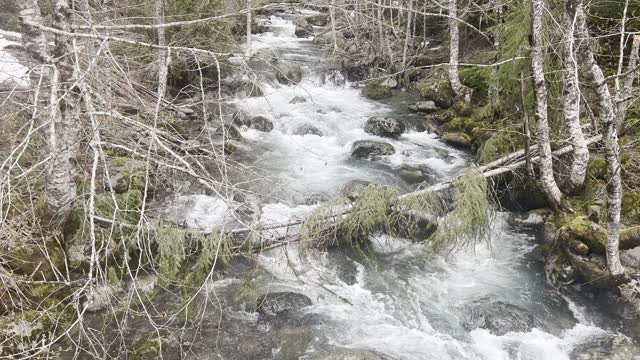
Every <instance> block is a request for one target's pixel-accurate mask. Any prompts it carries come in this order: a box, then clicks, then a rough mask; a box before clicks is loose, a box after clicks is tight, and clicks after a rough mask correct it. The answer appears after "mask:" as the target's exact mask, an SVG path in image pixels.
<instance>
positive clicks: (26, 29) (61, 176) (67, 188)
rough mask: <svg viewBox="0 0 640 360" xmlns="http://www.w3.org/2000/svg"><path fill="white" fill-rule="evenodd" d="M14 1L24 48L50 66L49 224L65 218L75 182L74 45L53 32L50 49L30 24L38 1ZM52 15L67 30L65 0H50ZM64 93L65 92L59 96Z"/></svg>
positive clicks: (35, 18) (37, 19) (39, 19)
mask: <svg viewBox="0 0 640 360" xmlns="http://www.w3.org/2000/svg"><path fill="white" fill-rule="evenodd" d="M17 4H18V6H19V16H20V20H21V25H22V34H23V37H22V38H23V42H24V45H25V48H26V49H27V51H28V52H29V54H30V55H31V56H32V57H33V58H34V59H35V60H36V61H38V62H41V63H42V64H43V65H45V67H47V69H50V70H48V71H46V72H45V74H46V75H50V80H49V86H50V88H51V93H50V97H49V104H48V105H49V106H50V107H49V108H50V116H49V118H48V119H47V121H49V127H48V131H49V134H48V142H47V146H48V150H49V153H50V156H51V160H50V161H49V163H48V168H47V176H46V187H45V192H44V200H45V204H46V205H47V207H48V209H49V210H50V211H51V212H52V214H53V215H54V217H53V218H52V224H51V225H54V226H56V225H60V224H62V223H64V222H65V221H66V219H67V216H68V215H69V212H70V211H71V209H72V207H73V201H74V198H75V195H76V190H75V183H74V182H73V180H72V171H73V165H72V162H71V158H72V156H73V155H74V154H73V151H72V150H73V149H74V148H75V146H74V144H75V143H76V141H75V139H76V131H77V128H78V123H79V120H78V119H79V114H78V107H77V102H78V89H77V88H72V87H71V85H72V84H73V82H74V80H75V79H74V73H73V69H74V66H73V63H72V62H73V47H72V46H71V41H70V39H65V38H63V37H61V36H56V39H55V42H54V44H55V46H54V48H53V51H52V52H50V50H49V46H48V42H47V39H46V37H45V35H44V33H43V32H42V31H40V30H39V29H37V27H35V26H33V24H43V20H42V15H41V12H40V7H39V6H38V2H37V1H36V0H26V1H22V2H18V3H17ZM53 16H54V21H55V25H56V26H57V27H58V28H60V29H61V30H64V31H70V28H71V27H70V18H71V13H70V11H69V7H68V3H67V2H66V1H65V0H58V1H55V2H54V3H53ZM35 84H37V82H35V83H34V85H35ZM63 94H65V96H64V97H61V95H63ZM37 105H38V104H36V106H37Z"/></svg>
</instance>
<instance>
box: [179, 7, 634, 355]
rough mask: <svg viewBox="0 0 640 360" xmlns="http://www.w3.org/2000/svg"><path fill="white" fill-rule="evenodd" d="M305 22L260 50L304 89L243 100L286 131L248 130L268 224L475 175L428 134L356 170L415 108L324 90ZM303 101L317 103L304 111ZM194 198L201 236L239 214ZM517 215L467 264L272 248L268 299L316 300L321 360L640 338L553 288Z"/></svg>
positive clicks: (416, 249) (515, 350)
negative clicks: (403, 172)
mask: <svg viewBox="0 0 640 360" xmlns="http://www.w3.org/2000/svg"><path fill="white" fill-rule="evenodd" d="M293 16H294V15H291V14H281V15H279V16H271V17H270V19H269V24H270V27H271V31H270V32H267V33H264V34H260V35H255V36H254V38H253V45H252V48H251V49H246V50H247V51H248V52H249V53H256V52H259V51H260V50H263V51H264V50H265V49H268V50H269V51H274V52H275V53H277V54H278V56H279V58H280V59H281V60H280V61H292V62H297V63H300V64H301V65H302V67H303V71H304V80H303V81H302V83H300V84H298V85H291V86H284V85H280V84H278V83H277V82H274V81H268V80H263V81H262V82H261V83H260V86H261V88H262V90H263V92H264V94H265V96H264V97H256V98H244V99H238V100H237V105H238V107H239V108H241V109H244V110H245V111H246V112H248V113H249V114H251V115H252V116H257V115H261V116H266V117H268V118H269V119H271V120H272V121H273V122H274V124H275V128H274V130H273V131H271V132H269V133H264V132H260V131H257V130H253V129H248V130H246V129H245V130H244V131H243V136H244V138H245V141H247V142H248V143H249V148H250V149H251V150H250V152H251V153H250V154H249V159H251V161H250V163H249V165H253V166H255V167H256V168H257V169H259V170H260V172H261V174H262V175H264V177H265V181H263V182H256V183H252V184H253V185H251V187H250V190H253V191H255V192H259V193H261V194H263V195H264V199H266V200H264V201H265V202H264V205H263V206H262V221H263V222H267V223H268V222H281V221H286V220H290V219H295V218H300V217H302V216H304V214H306V213H308V212H309V211H311V210H312V209H313V208H314V206H315V205H309V204H305V201H306V200H307V199H308V198H309V197H312V196H317V195H318V194H321V195H322V196H324V197H327V198H330V197H333V196H336V195H337V194H338V193H339V191H340V188H341V187H342V186H343V185H344V184H345V183H347V182H349V181H350V180H368V181H373V182H376V183H383V184H390V185H395V186H399V187H400V188H402V189H403V190H405V191H408V190H410V189H411V185H409V184H406V183H404V182H403V181H402V180H401V179H400V177H399V176H398V171H399V169H402V168H407V167H408V168H414V169H415V168H417V169H421V170H423V171H425V172H428V173H430V174H431V179H432V180H434V181H435V180H443V179H446V178H448V177H450V176H452V175H454V174H456V173H459V172H460V171H461V170H462V169H463V168H465V167H466V166H468V165H469V162H468V161H469V160H468V158H467V156H466V155H465V154H464V153H462V152H459V151H457V150H454V149H452V148H449V147H447V146H446V145H444V144H443V143H441V142H440V141H439V140H438V139H437V137H435V136H434V135H433V134H429V133H427V132H417V131H409V132H408V133H406V134H404V135H403V136H402V137H401V138H400V139H398V140H389V139H385V141H388V142H390V143H391V144H392V145H393V146H394V147H395V148H396V153H395V154H394V155H392V156H388V157H385V158H383V159H381V160H378V161H365V160H353V159H350V156H349V155H350V150H351V145H352V144H353V142H354V141H356V140H362V139H375V138H376V137H375V136H372V135H369V134H367V133H365V132H364V130H363V125H364V122H365V121H366V119H367V118H368V117H369V116H372V115H390V116H391V115H393V116H399V115H398V114H401V115H402V111H403V110H400V106H399V104H395V103H389V104H382V103H379V102H374V101H371V100H368V99H366V98H364V97H363V96H362V95H361V91H360V90H359V89H356V88H353V87H351V86H349V84H346V85H345V86H336V85H333V84H330V83H328V84H324V85H323V84H321V76H320V73H321V72H322V71H324V70H326V67H327V66H326V65H325V63H326V62H328V60H327V59H328V55H327V54H325V53H323V52H322V51H320V50H318V49H317V48H315V47H314V46H313V45H312V43H311V40H310V39H300V38H296V37H295V35H294V25H293V23H292V19H293V18H294V17H293ZM296 96H302V97H305V98H307V99H308V101H307V102H304V103H297V104H290V101H291V99H293V98H294V97H296ZM402 116H409V115H407V114H404V115H402ZM303 124H310V125H313V126H315V127H317V128H318V129H319V130H321V131H322V133H323V136H317V135H304V136H299V135H293V132H294V130H295V129H296V128H297V127H298V126H300V125H303ZM378 140H380V139H378ZM192 200H194V201H193V202H191V203H190V204H191V205H190V206H192V208H191V213H190V215H188V216H187V218H189V219H191V220H193V222H192V223H193V224H207V223H208V224H212V223H215V222H216V221H219V220H220V219H221V218H223V217H224V212H225V211H226V210H227V207H226V206H227V205H225V204H224V203H223V202H221V201H220V200H216V199H211V198H208V197H205V196H197V197H193V198H192ZM508 215H509V214H503V213H498V214H497V215H496V216H495V221H494V224H493V230H492V239H491V245H490V246H488V245H487V244H481V245H478V246H477V247H476V248H475V249H473V250H470V251H466V252H459V253H455V254H446V255H437V254H433V253H432V252H431V251H430V249H429V248H428V245H425V244H416V243H412V242H410V241H407V240H404V239H398V238H391V237H387V236H382V235H381V236H378V237H376V238H374V239H373V244H374V245H373V251H374V253H375V255H374V256H368V257H363V256H359V255H357V254H345V253H344V251H342V250H339V251H338V250H336V251H330V252H328V253H325V254H322V255H318V254H313V255H309V254H307V253H305V252H303V251H301V249H298V248H296V247H295V246H289V247H286V248H279V249H275V250H271V251H269V252H266V253H263V254H262V255H260V259H259V263H260V265H261V266H262V267H263V268H264V269H266V270H267V271H268V272H269V273H270V274H271V277H270V278H269V280H268V281H263V282H262V283H261V284H260V286H261V288H262V289H261V290H263V291H264V290H266V289H270V290H280V291H282V290H286V291H294V292H298V293H302V294H304V295H306V296H308V297H309V298H310V299H311V300H312V301H313V303H314V304H313V305H312V306H310V307H307V308H306V309H304V312H305V313H306V314H307V315H309V316H313V318H314V319H315V321H314V322H312V323H311V324H310V325H308V326H309V328H310V329H311V331H312V332H313V334H314V336H315V337H314V341H313V344H312V345H310V346H309V348H308V349H307V351H308V352H309V353H313V351H314V347H318V346H320V345H319V344H330V345H335V346H340V347H346V348H352V349H364V350H369V351H373V352H375V353H377V354H380V355H382V356H385V357H388V358H391V359H491V360H493V359H569V358H592V357H580V356H591V355H589V354H587V352H585V351H583V350H582V349H591V348H593V347H594V346H595V347H596V348H597V347H601V348H603V349H604V350H607V349H606V348H610V347H612V345H611V342H610V341H609V340H611V339H625V340H629V339H631V340H632V341H634V340H635V339H634V338H635V335H633V332H631V331H629V329H628V326H626V325H625V324H626V322H625V320H624V319H618V318H616V317H615V316H613V315H612V316H608V315H607V314H603V313H600V312H599V311H598V310H597V309H598V307H597V306H596V305H595V304H594V302H593V301H586V300H580V299H581V298H580V297H573V298H572V297H570V296H568V295H563V294H561V293H560V292H558V291H556V290H555V289H552V288H550V287H548V286H547V285H546V284H545V279H544V272H543V267H542V263H541V260H540V258H541V255H540V253H539V251H540V250H539V248H538V246H537V243H538V242H537V240H536V237H535V236H534V235H535V234H533V233H532V232H531V231H528V232H527V231H523V230H518V229H514V228H513V227H512V226H510V225H509V224H508V223H507V221H506V218H507V217H508ZM194 219H195V220H194ZM572 299H573V300H572ZM505 304H506V305H505ZM511 312H513V313H515V314H516V315H513V314H511ZM478 313H484V314H487V315H486V316H487V317H495V318H496V319H500V318H501V317H507V318H508V317H509V316H511V315H513V316H524V317H525V318H527V319H535V322H534V324H533V325H532V326H531V327H530V328H529V329H525V330H519V331H509V332H506V333H501V334H497V333H496V331H494V332H492V331H490V330H488V329H483V328H479V327H477V326H476V325H474V324H475V323H474V322H472V321H469V317H470V314H478ZM623 333H626V335H623ZM630 333H631V334H630ZM627 337H630V338H627ZM594 343H595V344H596V345H593V344H594ZM598 344H600V345H598ZM603 344H604V345H603ZM632 350H633V351H635V348H632ZM280 351H282V349H280ZM276 353H277V351H276ZM585 354H586V355H585ZM624 356H625V357H622V358H633V355H632V354H631V353H627V355H624ZM594 358H599V357H594Z"/></svg>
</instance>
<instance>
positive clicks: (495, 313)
mask: <svg viewBox="0 0 640 360" xmlns="http://www.w3.org/2000/svg"><path fill="white" fill-rule="evenodd" d="M470 310H471V311H470V313H469V314H468V316H467V318H466V319H465V320H464V322H463V324H462V326H463V327H464V328H465V329H466V330H467V331H471V330H474V329H477V328H480V329H487V330H489V331H490V332H491V333H492V334H495V335H499V336H502V335H504V334H506V333H508V332H527V331H529V330H531V329H532V328H534V327H540V325H541V324H540V322H539V321H538V320H537V319H536V318H534V317H533V315H531V314H530V313H529V311H528V310H527V309H523V308H521V307H519V306H517V305H513V304H509V303H505V302H502V301H493V302H492V301H488V300H487V299H480V300H478V301H477V302H475V303H474V305H473V307H472V308H471V309H470Z"/></svg>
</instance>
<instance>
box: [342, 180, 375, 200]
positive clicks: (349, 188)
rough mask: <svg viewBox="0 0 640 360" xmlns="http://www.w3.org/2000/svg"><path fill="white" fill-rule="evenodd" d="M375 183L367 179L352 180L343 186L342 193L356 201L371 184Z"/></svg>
mask: <svg viewBox="0 0 640 360" xmlns="http://www.w3.org/2000/svg"><path fill="white" fill-rule="evenodd" d="M371 184H373V183H372V182H370V181H365V180H351V181H349V182H348V183H346V184H344V185H343V186H342V190H341V191H340V193H341V194H342V195H343V196H345V197H346V198H347V199H349V200H351V201H356V200H357V199H358V198H360V196H362V194H363V193H364V192H365V190H366V189H367V187H369V185H371Z"/></svg>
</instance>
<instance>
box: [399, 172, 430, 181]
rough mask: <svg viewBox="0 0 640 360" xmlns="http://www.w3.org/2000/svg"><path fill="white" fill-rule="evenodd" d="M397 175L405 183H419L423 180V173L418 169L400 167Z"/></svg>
mask: <svg viewBox="0 0 640 360" xmlns="http://www.w3.org/2000/svg"><path fill="white" fill-rule="evenodd" d="M398 175H399V176H400V178H401V179H402V180H404V181H405V182H406V183H407V184H419V183H421V182H423V181H424V180H425V177H424V174H423V173H422V171H421V170H419V169H402V170H400V171H399V172H398Z"/></svg>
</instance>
